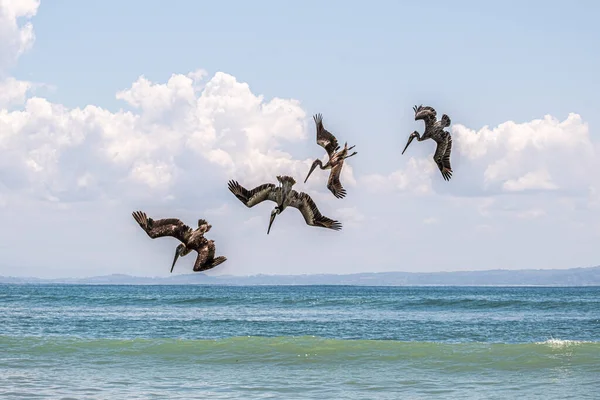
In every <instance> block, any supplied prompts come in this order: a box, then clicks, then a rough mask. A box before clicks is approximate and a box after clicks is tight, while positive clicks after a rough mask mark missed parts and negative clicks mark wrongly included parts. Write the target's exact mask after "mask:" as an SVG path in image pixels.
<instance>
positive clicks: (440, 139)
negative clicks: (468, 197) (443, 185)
mask: <svg viewBox="0 0 600 400" xmlns="http://www.w3.org/2000/svg"><path fill="white" fill-rule="evenodd" d="M413 110H415V121H417V120H419V119H422V120H424V121H425V132H423V136H419V132H417V131H414V132H413V133H411V134H410V136H409V137H408V143H406V147H404V150H402V154H404V152H405V151H406V149H407V148H408V145H409V144H410V142H412V141H413V139H414V138H417V140H418V141H419V142H422V141H423V140H427V139H433V140H434V141H435V142H436V143H437V147H436V149H435V154H434V155H433V161H435V163H436V164H437V166H438V168H439V169H440V172H441V173H442V177H443V178H444V179H445V180H447V181H449V180H450V178H451V177H452V166H451V165H450V152H451V151H452V136H451V135H450V132H448V131H445V130H444V128H446V127H448V126H450V122H451V121H450V117H449V116H447V115H446V114H444V115H442V119H441V120H439V121H437V120H436V115H437V113H436V112H435V109H434V108H433V107H429V106H426V107H423V105H420V106H419V107H417V106H414V107H413Z"/></svg>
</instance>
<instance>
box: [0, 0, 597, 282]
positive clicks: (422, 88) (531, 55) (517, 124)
mask: <svg viewBox="0 0 600 400" xmlns="http://www.w3.org/2000/svg"><path fill="white" fill-rule="evenodd" d="M599 12H600V4H599V3H597V2H595V1H571V2H569V3H568V5H567V3H566V2H564V1H562V2H558V1H554V2H553V1H543V2H542V1H530V2H527V3H526V4H525V3H524V2H520V1H519V2H517V1H504V2H480V1H458V0H457V1H454V2H451V3H449V2H445V1H442V0H440V1H437V0H432V1H428V2H426V3H422V2H421V3H418V2H399V1H393V0H390V1H383V0H373V1H370V2H363V1H347V0H346V1H341V0H339V1H338V0H332V1H328V2H322V1H313V0H306V1H303V2H281V1H274V0H273V1H271V0H260V1H254V2H245V1H241V0H238V1H230V0H220V1H210V2H209V1H193V0H189V1H185V0H178V1H175V2H169V3H167V2H163V1H157V0H155V1H150V0H144V1H137V0H131V1H127V2H122V1H112V0H106V1H103V2H81V1H66V0H55V1H46V0H44V1H41V2H40V1H38V0H0V154H1V157H0V222H1V225H0V275H4V276H35V277H43V278H52V277H85V276H95V275H104V274H114V273H122V274H130V275H137V276H167V275H168V274H169V269H170V264H171V261H172V258H173V254H174V251H175V247H176V246H177V243H178V242H177V241H176V239H173V238H158V239H155V240H152V239H150V238H149V237H148V236H147V235H146V234H145V233H144V232H143V230H141V229H140V227H139V226H138V225H137V223H136V222H135V221H134V220H133V218H132V217H131V212H132V211H135V210H142V211H144V212H146V213H147V214H148V216H150V217H152V218H155V219H158V218H180V219H181V220H182V221H184V222H185V223H187V224H189V225H191V226H195V223H196V221H197V219H198V218H205V219H207V220H208V221H209V222H210V223H211V224H212V226H213V228H212V230H211V231H210V232H209V233H208V234H207V237H208V238H210V239H213V240H215V244H216V254H217V255H225V256H226V257H227V258H228V260H227V261H226V262H225V263H223V264H221V265H219V266H218V267H217V268H215V269H213V270H210V271H208V272H207V274H209V275H221V274H227V275H254V274H313V273H340V274H344V273H356V272H380V271H413V272H432V271H459V270H487V269H497V268H502V269H522V268H571V267H586V266H594V265H597V264H599V260H600V258H599V254H600V253H598V249H599V247H598V243H599V242H600V176H599V174H598V171H599V170H600V157H599V155H600V132H599V129H600V128H599V124H598V123H597V117H598V111H599V110H600V98H599V96H598V93H599V91H600V79H599V78H598V76H597V73H598V71H600V52H599V51H598V43H600V28H599V27H598V24H597V23H596V16H597V15H598V13H599ZM418 104H424V105H429V106H432V107H434V108H435V109H436V110H437V113H438V117H439V116H441V115H442V114H448V115H449V116H450V118H451V120H452V125H451V126H450V128H449V130H450V132H451V133H452V135H453V151H452V158H451V160H452V165H453V169H454V175H453V177H452V180H451V181H450V182H446V181H444V180H443V178H442V176H441V174H440V172H439V170H438V169H437V167H436V166H435V164H434V162H433V159H432V156H433V152H434V150H435V143H434V142H433V141H431V140H429V141H424V142H413V144H411V146H410V147H409V148H408V150H407V151H406V153H405V154H404V155H401V152H402V149H403V148H404V145H405V144H406V140H407V139H408V136H409V134H410V133H411V132H412V131H414V130H417V131H419V132H423V129H424V125H423V122H422V121H415V120H414V112H413V110H412V107H413V106H414V105H418ZM316 113H322V114H323V119H324V124H325V127H326V128H327V129H328V130H329V131H331V132H332V133H333V134H334V135H336V136H337V138H338V140H339V141H340V143H341V144H343V143H344V142H346V141H347V142H348V144H349V145H356V147H355V148H354V150H356V151H357V152H358V154H357V155H356V156H354V157H352V158H350V159H348V160H347V161H346V163H345V164H344V170H343V172H342V178H341V180H342V184H343V185H344V187H345V188H346V189H347V192H348V195H347V196H346V197H345V198H344V199H336V198H335V197H333V195H332V194H331V193H330V192H329V191H328V190H327V188H326V182H327V178H328V171H320V170H316V171H315V172H314V173H313V174H312V175H311V177H310V179H309V181H308V182H307V183H306V184H304V183H303V180H304V178H305V176H306V174H307V172H308V169H309V167H310V165H311V163H312V161H313V160H315V159H316V158H319V159H321V160H325V158H326V153H325V152H324V150H323V149H322V148H321V147H319V146H318V145H317V144H316V140H315V127H314V122H313V120H312V115H313V114H316ZM277 175H291V176H293V177H294V178H295V180H296V181H297V183H296V185H295V186H294V189H296V190H297V191H304V192H306V193H308V194H309V195H310V196H311V197H312V198H313V199H314V200H315V202H316V204H317V205H318V207H319V209H320V211H321V213H322V214H323V215H325V216H328V217H330V218H332V219H336V220H339V221H340V222H342V224H343V229H342V230H341V231H339V232H336V231H332V230H327V229H322V228H316V227H310V226H307V225H306V224H305V222H304V219H303V218H302V215H301V214H300V213H299V212H298V211H297V210H295V209H292V208H290V209H287V210H285V211H284V212H283V213H282V214H281V215H280V216H278V217H277V219H276V220H275V222H274V225H273V228H272V229H271V233H270V234H269V235H267V234H266V231H267V226H268V222H269V215H270V212H271V210H272V208H273V207H274V205H275V204H274V203H268V202H264V203H262V204H259V205H257V206H255V207H253V208H246V207H245V206H244V205H243V204H242V203H241V202H240V201H238V200H237V199H236V198H235V196H233V195H232V194H231V193H230V192H229V191H228V189H227V181H228V180H230V179H234V180H237V181H239V182H240V184H241V185H243V186H244V187H246V188H248V189H251V188H253V187H255V186H258V185H260V184H263V183H268V182H272V183H276V182H277V181H276V178H275V177H276V176H277ZM194 259H195V256H194V255H188V256H186V257H184V258H182V259H180V261H178V264H177V266H176V267H175V270H174V273H190V272H191V270H192V266H193V263H194Z"/></svg>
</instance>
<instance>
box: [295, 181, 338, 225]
mask: <svg viewBox="0 0 600 400" xmlns="http://www.w3.org/2000/svg"><path fill="white" fill-rule="evenodd" d="M290 206H291V207H294V208H297V209H298V210H299V211H300V213H301V214H302V216H303V217H304V221H306V223H307V224H308V225H311V226H319V227H322V228H328V229H333V230H335V231H339V230H340V229H342V224H341V223H340V222H338V221H335V220H332V219H331V218H327V217H325V216H323V215H322V214H321V213H320V212H319V209H318V208H317V205H316V204H315V202H314V201H313V199H312V198H311V197H310V196H309V195H308V194H306V193H304V192H300V193H298V192H296V191H295V190H294V191H292V202H291V203H290Z"/></svg>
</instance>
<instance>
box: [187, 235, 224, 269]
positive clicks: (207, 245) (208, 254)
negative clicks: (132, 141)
mask: <svg viewBox="0 0 600 400" xmlns="http://www.w3.org/2000/svg"><path fill="white" fill-rule="evenodd" d="M205 240H206V239H205ZM226 260H227V257H223V256H220V257H217V258H215V243H214V242H213V241H212V240H206V241H205V242H204V244H203V246H202V247H200V248H199V249H198V257H196V262H195V263H194V271H196V272H201V271H206V270H209V269H211V268H214V267H216V266H217V265H219V264H222V263H224V262H225V261H226Z"/></svg>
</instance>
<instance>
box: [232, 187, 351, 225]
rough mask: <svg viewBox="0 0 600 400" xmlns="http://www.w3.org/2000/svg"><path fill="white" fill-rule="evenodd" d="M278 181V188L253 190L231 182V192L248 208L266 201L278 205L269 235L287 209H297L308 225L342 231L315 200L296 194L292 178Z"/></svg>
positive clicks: (274, 211)
mask: <svg viewBox="0 0 600 400" xmlns="http://www.w3.org/2000/svg"><path fill="white" fill-rule="evenodd" d="M277 180H278V181H279V183H280V185H279V186H276V185H275V184H273V183H265V184H263V185H260V186H257V187H255V188H254V189H252V190H248V189H246V188H244V187H243V186H242V185H240V184H239V183H237V182H236V181H229V190H230V191H231V193H233V194H234V195H235V197H237V198H238V199H239V200H240V201H241V202H242V203H244V205H245V206H246V207H248V208H250V207H254V206H255V205H257V204H258V203H262V202H263V201H265V200H271V201H274V202H275V203H277V205H276V206H275V208H274V209H273V211H271V220H270V221H269V228H268V229H267V235H268V234H269V232H270V231H271V225H272V224H273V221H274V220H275V217H276V216H277V215H278V214H281V213H282V212H283V210H285V208H286V207H288V206H289V207H294V208H297V209H298V210H299V211H300V212H301V213H302V216H303V217H304V220H305V221H306V223H307V224H308V225H310V226H320V227H322V228H329V229H333V230H336V231H339V230H340V229H342V224H341V223H339V222H338V221H334V220H332V219H330V218H327V217H325V216H323V215H321V213H320V212H319V209H318V208H317V205H316V204H315V202H314V201H313V199H312V198H311V197H310V196H309V195H307V194H306V193H304V192H300V193H298V192H296V191H295V190H293V189H292V186H293V185H294V184H295V183H296V181H295V180H294V178H292V177H291V176H278V177H277Z"/></svg>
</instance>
